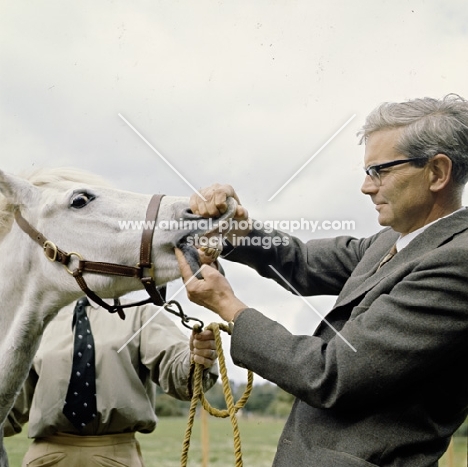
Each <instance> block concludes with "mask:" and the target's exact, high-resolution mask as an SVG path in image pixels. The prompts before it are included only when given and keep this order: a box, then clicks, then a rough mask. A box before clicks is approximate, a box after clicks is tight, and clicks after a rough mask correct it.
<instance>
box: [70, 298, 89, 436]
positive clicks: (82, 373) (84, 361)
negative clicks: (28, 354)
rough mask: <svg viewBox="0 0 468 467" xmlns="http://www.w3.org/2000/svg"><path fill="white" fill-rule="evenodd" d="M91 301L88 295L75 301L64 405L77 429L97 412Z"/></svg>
mask: <svg viewBox="0 0 468 467" xmlns="http://www.w3.org/2000/svg"><path fill="white" fill-rule="evenodd" d="M88 305H89V302H88V299H87V298H86V297H85V298H81V299H80V300H78V301H77V302H76V306H75V311H74V313H73V323H72V328H73V327H74V328H75V340H74V347H73V364H72V371H71V376H70V382H69V384H68V391H67V396H66V398H65V405H64V407H63V413H64V415H65V416H66V417H67V418H68V420H70V422H71V423H72V424H73V425H74V426H75V427H76V428H78V429H82V428H84V427H85V426H86V425H87V424H88V423H89V422H90V421H92V420H93V419H94V417H96V413H97V407H96V369H95V362H94V358H95V357H94V339H93V335H92V333H91V326H90V323H89V320H88V316H87V315H86V306H88Z"/></svg>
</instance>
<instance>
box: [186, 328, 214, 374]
mask: <svg viewBox="0 0 468 467" xmlns="http://www.w3.org/2000/svg"><path fill="white" fill-rule="evenodd" d="M190 355H191V357H192V360H193V361H194V362H195V363H199V364H201V365H203V366H204V367H205V368H211V367H212V366H213V365H214V362H215V361H216V359H217V358H218V353H217V352H216V341H215V337H214V334H213V331H211V330H209V329H208V330H205V331H201V332H196V331H192V335H191V336H190Z"/></svg>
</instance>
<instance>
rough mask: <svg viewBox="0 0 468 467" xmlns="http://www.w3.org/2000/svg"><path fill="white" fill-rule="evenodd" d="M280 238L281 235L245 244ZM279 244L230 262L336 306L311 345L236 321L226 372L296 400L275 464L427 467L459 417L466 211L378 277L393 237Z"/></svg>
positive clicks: (466, 304) (467, 275) (466, 306)
mask: <svg viewBox="0 0 468 467" xmlns="http://www.w3.org/2000/svg"><path fill="white" fill-rule="evenodd" d="M277 235H282V236H286V235H285V234H282V233H280V232H272V233H271V234H269V235H267V234H266V233H265V232H262V231H254V232H252V233H251V237H252V236H260V237H266V236H277ZM286 237H287V238H288V239H289V241H290V244H289V245H288V246H284V245H282V246H279V247H276V248H271V249H264V248H262V247H261V246H257V247H252V246H250V247H247V246H246V247H238V248H235V249H234V250H232V251H231V252H230V253H229V254H228V256H227V259H229V260H232V261H237V262H242V263H245V264H247V265H249V266H251V267H253V268H255V269H256V270H257V271H258V272H259V273H260V274H261V275H262V276H265V277H269V278H271V279H273V280H275V281H277V282H278V283H279V284H281V285H282V286H285V288H286V289H288V288H289V287H288V286H287V285H285V283H284V281H283V280H282V279H280V278H279V277H278V276H277V275H276V274H275V273H274V272H273V271H272V269H271V268H270V267H269V265H273V266H274V267H275V269H277V270H278V271H279V272H280V273H281V275H283V276H284V277H285V279H287V281H288V283H290V284H291V285H292V286H293V287H294V288H295V289H296V290H297V291H298V292H299V293H300V294H302V295H321V294H322V295H323V294H325V295H338V299H337V301H336V304H335V306H334V307H333V309H332V310H331V312H330V313H329V314H328V315H327V316H326V320H327V323H325V322H323V323H321V324H320V325H319V327H318V328H317V330H316V332H315V334H314V335H313V336H305V335H292V334H291V333H290V332H288V331H287V330H286V329H285V328H284V327H283V326H281V325H280V324H278V323H277V322H275V321H272V320H270V319H268V318H267V317H265V316H264V315H263V314H261V313H259V312H258V311H256V310H254V309H251V308H249V309H247V310H245V311H243V312H242V313H241V314H240V315H239V317H238V318H237V319H236V323H235V326H234V331H233V335H232V339H231V355H232V357H233V360H234V362H235V363H237V364H239V365H241V366H245V367H247V368H249V369H251V370H253V371H254V372H256V373H257V374H259V375H260V376H262V377H264V378H266V379H268V380H270V381H272V382H274V383H276V384H277V385H278V386H280V387H281V388H283V389H284V390H286V391H288V392H289V393H291V394H293V395H294V396H295V397H296V401H295V403H294V406H293V409H292V411H291V414H290V416H289V419H288V421H287V423H286V425H285V428H284V431H283V433H282V436H281V438H280V440H279V444H278V450H277V454H276V457H275V461H274V465H275V466H281V467H282V466H285V467H299V466H317V467H364V466H385V467H387V466H389V467H390V466H391V467H397V466H398V467H401V466H411V467H413V466H414V467H423V466H436V465H437V459H439V457H440V456H441V455H442V454H443V453H444V451H445V450H446V448H447V446H448V443H449V439H450V436H451V435H452V433H453V432H454V431H455V430H456V429H457V427H458V426H460V424H461V423H462V422H463V420H464V419H465V418H466V416H467V412H468V372H467V370H466V368H467V361H468V209H466V210H464V211H461V212H458V213H455V214H453V215H452V216H450V217H448V218H445V219H440V220H439V221H438V222H436V223H435V224H433V225H431V226H429V227H428V228H427V229H426V230H425V231H424V232H423V233H421V234H420V235H419V236H417V237H416V238H415V239H414V240H413V241H411V243H410V244H409V245H408V246H407V247H406V248H404V249H403V250H402V251H401V252H399V253H398V254H397V255H396V256H395V257H394V258H393V259H392V260H391V261H390V262H389V263H387V264H386V265H384V266H383V267H382V268H381V269H380V270H378V271H376V270H377V266H378V263H379V262H380V260H381V259H382V258H383V256H385V254H386V253H387V252H388V251H389V250H390V248H391V246H392V244H393V243H394V242H395V241H396V239H397V238H398V235H397V234H396V233H395V232H394V231H393V230H391V229H384V230H382V231H381V232H380V233H378V234H376V235H374V236H372V237H370V238H366V239H356V238H352V237H337V238H334V239H323V240H312V241H310V242H308V243H305V244H304V243H303V242H301V241H299V240H298V239H295V238H293V237H289V236H286ZM259 243H261V242H257V244H259ZM264 244H265V243H264ZM331 326H333V328H334V329H335V330H333V329H332V327H331ZM336 331H339V334H337V332H336ZM346 341H347V342H346ZM348 343H349V344H351V345H352V347H354V349H355V350H356V351H354V350H353V349H352V348H351V347H350V346H349V345H348Z"/></svg>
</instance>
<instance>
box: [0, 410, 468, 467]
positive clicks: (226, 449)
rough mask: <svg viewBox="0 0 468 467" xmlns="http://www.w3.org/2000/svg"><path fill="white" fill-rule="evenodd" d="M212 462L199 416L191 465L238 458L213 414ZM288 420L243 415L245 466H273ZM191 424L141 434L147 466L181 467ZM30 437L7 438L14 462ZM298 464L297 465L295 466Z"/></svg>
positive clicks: (461, 451)
mask: <svg viewBox="0 0 468 467" xmlns="http://www.w3.org/2000/svg"><path fill="white" fill-rule="evenodd" d="M207 425H208V428H209V436H208V438H209V443H208V453H209V454H208V463H203V462H202V445H201V424H200V420H199V419H197V420H196V422H195V425H194V427H193V433H192V439H191V444H190V451H189V462H188V466H189V467H195V466H197V467H202V466H203V467H231V466H234V465H235V462H234V448H233V436H232V428H231V424H230V422H229V420H228V419H216V418H212V417H210V418H209V419H208V422H207ZM283 425H284V420H282V419H269V418H240V420H239V429H240V433H241V441H242V454H243V461H244V466H245V467H269V466H271V464H272V461H273V457H274V454H275V450H276V443H277V440H278V437H279V435H280V433H281V430H282V427H283ZM186 426H187V419H186V418H161V419H160V422H159V425H158V428H157V430H156V431H155V432H154V433H152V434H150V435H138V439H139V441H140V443H141V447H142V451H143V457H144V458H145V462H146V467H179V466H180V453H181V451H182V441H183V438H184V433H185V429H186ZM29 443H30V440H28V439H27V438H26V435H24V434H20V435H17V436H15V437H13V438H7V439H6V440H5V444H6V447H7V450H8V454H9V456H10V466H11V467H19V466H20V465H21V459H22V457H23V454H24V452H25V451H26V449H27V447H28V445H29ZM466 443H467V440H466V438H461V437H457V438H455V446H454V454H453V462H452V464H450V462H449V455H448V454H446V455H445V456H444V458H443V459H442V460H441V462H440V467H466V466H467V464H466ZM291 467H294V466H291Z"/></svg>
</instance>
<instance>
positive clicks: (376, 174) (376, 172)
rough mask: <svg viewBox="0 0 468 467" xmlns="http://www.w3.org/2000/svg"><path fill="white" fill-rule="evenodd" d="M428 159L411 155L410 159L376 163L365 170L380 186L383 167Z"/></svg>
mask: <svg viewBox="0 0 468 467" xmlns="http://www.w3.org/2000/svg"><path fill="white" fill-rule="evenodd" d="M423 160H425V161H427V157H424V156H422V157H411V158H409V159H399V160H396V161H390V162H384V163H383V164H376V165H371V166H369V167H367V169H366V168H365V169H364V171H365V172H366V174H367V175H369V177H370V178H371V179H372V181H373V182H374V183H375V184H376V185H377V186H380V183H381V181H380V171H381V170H382V169H388V168H390V167H395V166H396V165H401V164H406V163H407V162H413V161H423Z"/></svg>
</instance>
